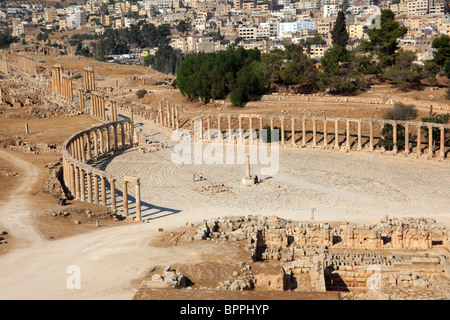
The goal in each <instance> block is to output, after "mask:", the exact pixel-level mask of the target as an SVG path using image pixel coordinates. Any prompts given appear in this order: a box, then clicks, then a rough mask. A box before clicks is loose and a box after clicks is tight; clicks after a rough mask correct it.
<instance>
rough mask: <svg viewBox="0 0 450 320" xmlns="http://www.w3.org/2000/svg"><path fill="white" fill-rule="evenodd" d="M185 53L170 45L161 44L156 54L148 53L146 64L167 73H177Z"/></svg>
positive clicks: (145, 59)
mask: <svg viewBox="0 0 450 320" xmlns="http://www.w3.org/2000/svg"><path fill="white" fill-rule="evenodd" d="M183 59H184V55H183V53H182V52H181V51H180V50H178V49H174V48H172V47H171V46H169V45H167V44H166V45H162V46H159V48H158V50H157V51H156V53H155V55H148V56H146V57H145V58H144V65H145V66H152V68H153V69H155V70H157V71H159V72H163V73H166V74H175V73H176V71H177V69H178V67H179V66H180V64H181V61H183Z"/></svg>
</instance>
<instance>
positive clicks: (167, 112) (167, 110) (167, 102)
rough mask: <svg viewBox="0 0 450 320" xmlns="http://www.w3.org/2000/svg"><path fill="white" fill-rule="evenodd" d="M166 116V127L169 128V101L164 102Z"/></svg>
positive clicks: (170, 125)
mask: <svg viewBox="0 0 450 320" xmlns="http://www.w3.org/2000/svg"><path fill="white" fill-rule="evenodd" d="M166 115H167V119H166V121H167V127H168V128H171V127H172V124H171V123H170V104H169V101H166Z"/></svg>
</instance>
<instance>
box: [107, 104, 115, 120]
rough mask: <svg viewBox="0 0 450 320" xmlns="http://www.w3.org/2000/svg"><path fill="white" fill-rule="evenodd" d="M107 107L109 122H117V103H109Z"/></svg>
mask: <svg viewBox="0 0 450 320" xmlns="http://www.w3.org/2000/svg"><path fill="white" fill-rule="evenodd" d="M109 105H110V107H111V121H117V102H116V101H110V102H109Z"/></svg>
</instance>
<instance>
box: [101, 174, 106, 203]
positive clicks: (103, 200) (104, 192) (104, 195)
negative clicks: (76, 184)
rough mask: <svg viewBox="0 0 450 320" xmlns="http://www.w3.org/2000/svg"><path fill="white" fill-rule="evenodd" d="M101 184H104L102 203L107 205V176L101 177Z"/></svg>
mask: <svg viewBox="0 0 450 320" xmlns="http://www.w3.org/2000/svg"><path fill="white" fill-rule="evenodd" d="M101 184H102V203H103V205H105V206H106V178H105V177H103V176H102V177H101Z"/></svg>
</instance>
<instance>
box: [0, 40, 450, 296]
mask: <svg viewBox="0 0 450 320" xmlns="http://www.w3.org/2000/svg"><path fill="white" fill-rule="evenodd" d="M174 80H175V76H168V75H166V74H162V73H159V72H157V71H155V70H153V69H151V68H148V67H144V66H142V65H139V66H137V65H136V66H129V65H121V64H116V63H107V62H100V61H97V60H94V59H92V58H86V57H81V56H77V55H70V54H69V55H59V54H58V52H56V51H55V50H53V49H52V48H51V47H44V46H40V45H23V44H16V45H15V46H11V47H10V48H9V49H7V50H2V51H1V54H0V121H1V126H0V147H1V149H0V191H1V192H0V266H1V268H2V273H1V275H0V287H1V288H5V287H7V288H8V290H0V297H1V298H2V299H64V300H70V299H111V300H115V299H120V300H449V299H450V280H449V279H450V265H449V264H450V231H449V230H450V144H449V137H450V124H448V123H433V122H426V121H422V118H423V117H425V116H427V115H428V113H429V105H430V104H431V103H432V104H433V106H434V110H435V111H436V112H438V113H439V114H444V113H445V112H448V111H449V110H450V107H449V105H448V103H447V102H445V100H442V99H441V98H440V97H441V96H442V91H443V89H439V90H440V91H439V90H428V89H426V90H428V91H426V95H425V94H424V93H423V92H419V93H417V97H416V98H411V96H412V95H411V94H408V95H407V94H404V93H402V92H400V91H396V90H392V89H391V87H390V86H389V85H387V84H379V85H373V86H372V87H371V89H370V90H368V91H365V92H363V93H361V94H360V95H355V96H333V95H330V94H324V93H315V94H308V95H305V94H296V93H295V94H294V93H274V94H270V95H264V96H262V97H260V98H259V99H258V100H253V101H250V102H248V103H247V104H246V105H245V107H233V106H232V104H231V103H230V102H229V101H227V100H215V101H213V102H210V103H207V104H205V103H202V102H200V101H192V100H189V99H187V98H186V97H184V96H183V95H182V94H181V93H180V92H179V91H178V90H177V89H176V88H174V87H173V86H171V85H169V84H167V85H161V84H160V83H161V82H162V81H167V82H169V83H172V82H173V81H174ZM142 90H144V91H145V94H143V96H139V95H138V94H137V93H138V92H139V91H141V92H142ZM438 93H439V94H440V95H438ZM411 101H413V102H414V103H415V104H416V105H417V110H418V113H417V116H416V118H415V119H410V120H393V119H385V118H383V114H384V113H385V112H386V111H387V110H391V108H393V107H394V106H395V105H396V103H399V102H402V103H411ZM386 126H388V127H389V128H390V129H391V131H389V133H386V130H385V128H386ZM387 135H389V137H388V136H387ZM387 138H389V139H391V140H392V144H391V145H387V144H386V143H384V142H385V141H386V139H387ZM400 140H401V141H402V143H398V142H399V141H400ZM30 265H31V266H33V268H39V270H44V271H42V272H41V273H40V274H39V277H35V274H33V271H32V270H31V269H32V268H31V267H29V266H30ZM74 270H75V271H74ZM77 270H78V271H79V274H77V272H78V271H77ZM77 276H78V277H77Z"/></svg>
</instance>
